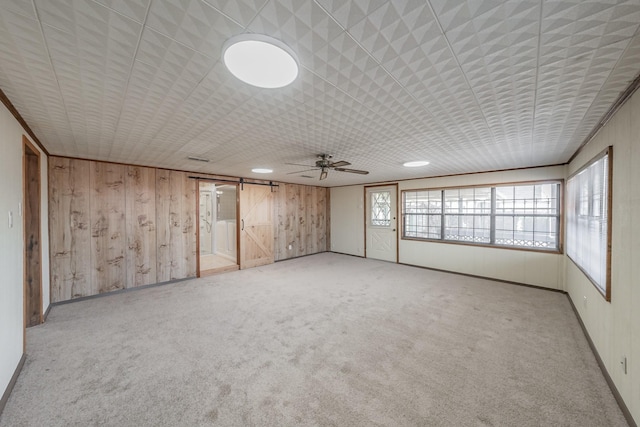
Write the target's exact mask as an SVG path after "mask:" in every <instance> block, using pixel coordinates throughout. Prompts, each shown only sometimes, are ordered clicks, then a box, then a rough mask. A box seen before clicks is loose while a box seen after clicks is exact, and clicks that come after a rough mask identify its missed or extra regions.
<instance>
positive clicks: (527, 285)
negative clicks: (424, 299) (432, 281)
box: [398, 262, 566, 294]
mask: <svg viewBox="0 0 640 427" xmlns="http://www.w3.org/2000/svg"><path fill="white" fill-rule="evenodd" d="M398 264H400V265H406V266H408V267H416V268H423V269H425V270H431V271H439V272H441V273H450V274H457V275H459V276H466V277H473V278H474V279H483V280H492V281H494V282H500V283H507V284H509V285H516V286H524V287H526V288H534V289H540V290H543V291H551V292H559V293H561V294H566V292H565V291H564V290H562V289H555V288H547V287H545V286H539V285H530V284H528V283H522V282H514V281H512V280H504V279H496V278H493V277H487V276H478V275H477V274H469V273H461V272H459V271H452V270H443V269H440V268H433V267H424V266H422V265H415V264H407V263H404V262H399V263H398Z"/></svg>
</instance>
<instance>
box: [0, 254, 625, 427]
mask: <svg viewBox="0 0 640 427" xmlns="http://www.w3.org/2000/svg"><path fill="white" fill-rule="evenodd" d="M27 340H28V348H27V351H28V357H27V361H26V364H25V366H24V369H23V371H22V374H21V375H20V377H19V379H18V382H17V384H16V387H15V389H14V391H13V394H12V395H11V397H10V399H9V402H8V404H7V406H6V408H5V411H4V413H3V414H2V416H1V417H0V425H1V426H93V425H108V426H199V425H220V426H580V427H584V426H623V425H626V423H625V420H624V418H623V416H622V413H621V411H620V409H619V407H618V406H617V405H616V402H615V400H614V398H613V396H612V394H611V391H610V390H609V388H608V387H607V384H606V382H605V380H604V378H603V376H602V373H601V372H600V370H599V368H598V366H597V364H596V361H595V358H594V356H593V354H592V353H591V351H590V349H589V346H588V344H587V341H586V339H585V337H584V334H583V332H582V330H581V329H580V326H579V324H578V321H577V319H576V317H575V315H574V313H573V311H572V309H571V307H570V304H569V302H568V300H567V297H566V296H565V295H563V294H560V293H556V292H550V291H545V290H539V289H532V288H527V287H522V286H515V285H510V284H504V283H498V282H493V281H490V280H482V279H476V278H469V277H465V276H459V275H453V274H446V273H441V272H434V271H429V270H424V269H420V268H414V267H409V266H402V265H395V264H390V263H385V262H379V261H373V260H366V259H359V258H355V257H350V256H345V255H338V254H332V253H324V254H319V255H314V256H309V257H304V258H298V259H294V260H289V261H285V262H280V263H277V264H274V265H270V266H265V267H259V268H255V269H250V270H244V271H236V272H232V273H228V274H222V275H218V276H212V277H207V278H205V279H195V280H188V281H183V282H179V283H174V284H169V285H166V286H160V287H154V288H147V289H143V290H140V291H136V292H129V293H122V294H118V295H111V296H107V297H104V298H97V299H92V300H86V301H81V302H75V303H72V304H66V305H59V306H56V307H54V308H53V309H52V311H51V313H50V315H49V319H48V321H47V323H46V324H44V325H41V326H38V327H34V328H31V329H29V330H28V333H27Z"/></svg>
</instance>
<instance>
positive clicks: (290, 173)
mask: <svg viewBox="0 0 640 427" xmlns="http://www.w3.org/2000/svg"><path fill="white" fill-rule="evenodd" d="M314 170H317V169H316V168H313V169H305V170H303V171H297V172H289V173H288V174H287V175H294V174H297V173H303V172H309V171H314Z"/></svg>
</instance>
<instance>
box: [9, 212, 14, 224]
mask: <svg viewBox="0 0 640 427" xmlns="http://www.w3.org/2000/svg"><path fill="white" fill-rule="evenodd" d="M9 228H13V212H11V211H9Z"/></svg>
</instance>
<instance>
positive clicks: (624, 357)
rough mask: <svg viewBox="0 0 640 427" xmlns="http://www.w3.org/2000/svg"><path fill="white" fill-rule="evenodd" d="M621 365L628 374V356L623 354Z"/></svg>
mask: <svg viewBox="0 0 640 427" xmlns="http://www.w3.org/2000/svg"><path fill="white" fill-rule="evenodd" d="M620 366H621V367H622V372H624V374H625V375H627V356H622V359H620Z"/></svg>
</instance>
